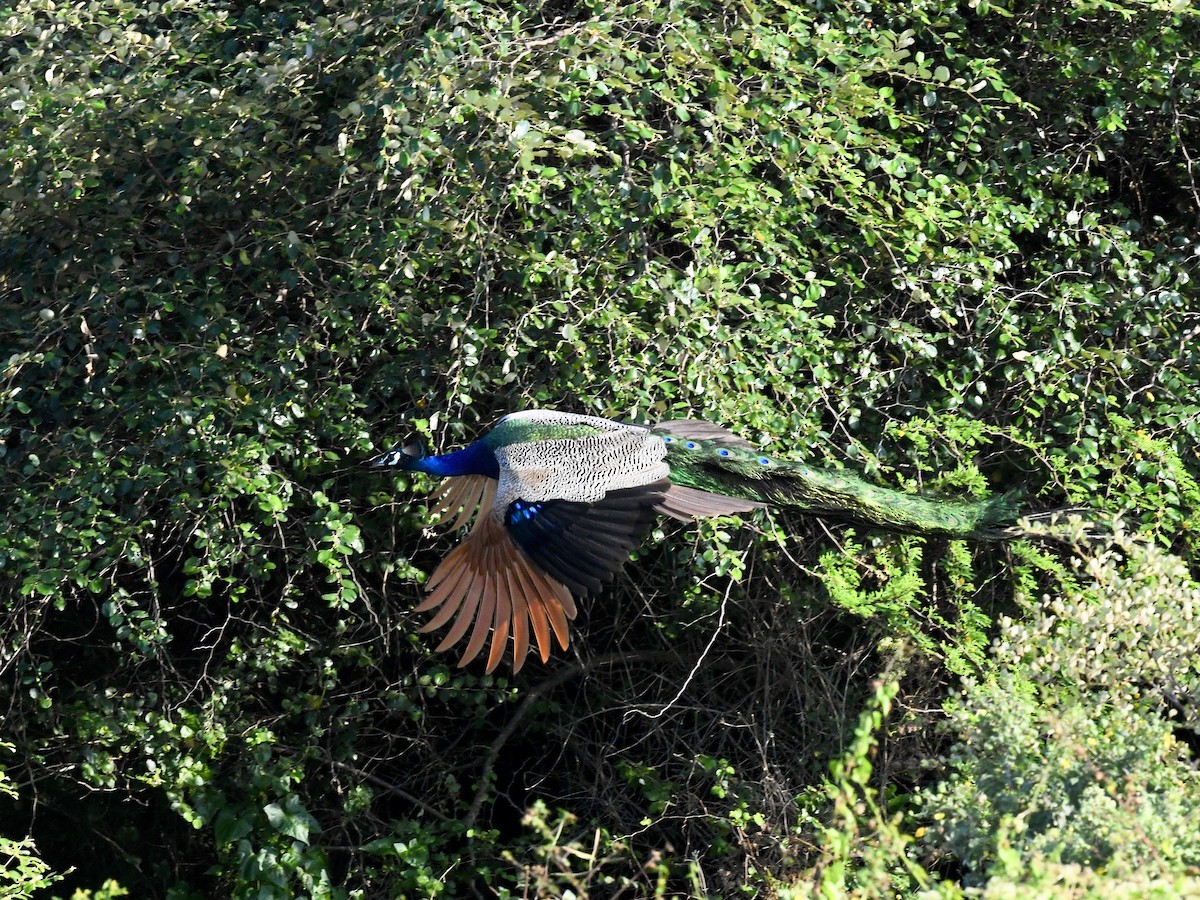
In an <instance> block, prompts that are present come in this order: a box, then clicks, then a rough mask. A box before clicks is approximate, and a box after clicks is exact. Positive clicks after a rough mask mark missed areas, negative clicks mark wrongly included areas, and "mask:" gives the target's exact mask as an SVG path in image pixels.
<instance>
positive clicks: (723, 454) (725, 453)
mask: <svg viewBox="0 0 1200 900" xmlns="http://www.w3.org/2000/svg"><path fill="white" fill-rule="evenodd" d="M717 454H718V455H720V456H728V455H729V451H728V450H725V449H724V448H722V449H720V450H718V451H717Z"/></svg>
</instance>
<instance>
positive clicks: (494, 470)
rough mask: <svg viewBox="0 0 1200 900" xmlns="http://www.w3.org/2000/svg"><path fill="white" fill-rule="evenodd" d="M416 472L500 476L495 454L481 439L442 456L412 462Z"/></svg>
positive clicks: (443, 474) (445, 474)
mask: <svg viewBox="0 0 1200 900" xmlns="http://www.w3.org/2000/svg"><path fill="white" fill-rule="evenodd" d="M413 469H415V470H416V471H418V472H428V473H429V474H430V475H442V476H447V475H487V476H488V477H489V478H499V477H500V465H499V463H497V462H496V455H495V454H494V453H492V451H491V449H490V448H489V447H487V446H486V445H485V444H484V443H483V442H482V441H476V442H475V443H474V444H471V445H469V446H467V447H463V448H462V449H461V450H455V451H454V452H453V453H446V454H444V455H442V456H426V457H425V458H424V459H420V460H417V461H416V462H415V463H414V464H413Z"/></svg>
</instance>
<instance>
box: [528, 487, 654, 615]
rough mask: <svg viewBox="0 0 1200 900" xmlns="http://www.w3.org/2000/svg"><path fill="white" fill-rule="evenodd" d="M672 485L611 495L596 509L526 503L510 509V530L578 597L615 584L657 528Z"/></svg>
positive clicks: (580, 505) (567, 503)
mask: <svg viewBox="0 0 1200 900" xmlns="http://www.w3.org/2000/svg"><path fill="white" fill-rule="evenodd" d="M669 486H670V485H669V484H668V482H667V481H666V480H662V481H655V482H652V483H651V484H647V485H641V486H638V487H632V488H625V489H623V490H618V491H610V492H609V493H608V494H606V495H605V496H604V497H603V498H602V499H600V500H598V501H597V502H595V503H575V502H571V501H566V500H542V501H538V502H536V503H529V502H526V501H522V500H517V501H514V502H513V503H512V504H510V506H509V508H508V510H507V511H506V513H505V525H506V526H507V528H508V533H509V534H510V535H512V537H513V540H515V541H516V543H517V545H518V546H520V547H521V549H522V550H524V551H525V553H526V555H527V556H528V557H529V559H530V560H532V561H533V562H534V563H535V564H536V565H537V567H538V568H539V569H541V570H542V571H543V572H545V573H546V574H547V575H549V576H550V578H552V579H553V580H555V581H558V582H560V583H561V584H563V585H565V586H566V587H567V589H568V590H569V591H570V592H571V593H572V594H574V595H576V596H585V595H587V594H594V593H596V592H597V591H599V590H600V589H601V588H602V587H603V586H604V584H605V583H606V582H609V581H611V580H612V578H613V576H614V575H616V573H617V571H618V570H619V569H620V568H621V566H623V565H624V564H625V562H626V560H628V559H629V554H630V553H631V552H632V551H633V550H634V549H635V548H637V547H638V546H639V545H640V544H641V543H642V541H643V540H644V539H645V537H646V535H647V534H648V533H649V532H650V529H651V528H652V527H653V525H654V522H655V520H656V519H657V517H658V511H657V509H656V507H657V506H658V505H659V504H661V503H662V500H663V496H664V494H665V493H666V491H667V489H668V487H669Z"/></svg>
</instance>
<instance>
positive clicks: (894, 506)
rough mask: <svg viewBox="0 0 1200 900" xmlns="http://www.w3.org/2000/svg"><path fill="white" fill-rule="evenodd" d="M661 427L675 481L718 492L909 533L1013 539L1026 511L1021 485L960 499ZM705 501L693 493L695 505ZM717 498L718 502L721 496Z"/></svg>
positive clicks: (677, 425) (680, 425)
mask: <svg viewBox="0 0 1200 900" xmlns="http://www.w3.org/2000/svg"><path fill="white" fill-rule="evenodd" d="M669 424H670V425H671V427H670V428H658V429H656V431H659V433H661V434H663V439H664V440H665V441H666V442H667V446H668V452H667V463H668V464H669V465H670V467H671V484H672V486H673V487H672V489H673V490H674V486H675V485H679V486H681V487H685V488H689V489H691V490H693V491H701V492H705V493H707V494H709V495H715V496H717V497H724V498H729V497H734V498H738V499H740V500H743V501H750V502H751V503H767V504H771V505H776V506H785V507H791V508H794V509H799V510H803V511H805V512H812V513H819V514H821V515H825V516H831V517H836V518H840V519H847V520H850V521H854V522H861V523H863V524H867V525H871V526H874V527H878V528H884V529H887V530H890V531H898V532H904V533H910V534H929V535H944V536H946V537H954V538H975V539H984V540H987V539H1011V538H1012V537H1014V536H1018V535H1017V534H1016V533H1015V532H1014V531H1013V529H1016V528H1017V521H1018V520H1019V519H1020V517H1021V516H1022V514H1023V513H1024V512H1025V510H1024V509H1023V506H1022V504H1021V502H1020V492H1019V491H1012V492H1009V493H1005V494H1001V495H999V496H995V497H989V498H987V499H985V500H959V499H949V498H945V497H938V496H933V495H928V494H908V493H905V492H904V491H898V490H894V489H892V488H886V487H881V486H879V485H876V484H872V483H871V482H869V481H867V480H866V479H865V478H862V477H861V476H859V475H855V474H853V473H851V472H842V471H837V470H833V469H820V468H816V467H815V466H809V465H806V464H805V463H799V462H792V461H788V460H780V459H776V458H775V457H771V456H766V455H764V454H762V453H760V452H759V451H757V450H752V449H747V448H746V447H745V446H741V445H739V444H738V443H736V442H734V441H732V440H727V439H725V440H722V439H716V440H713V439H707V438H704V437H700V436H698V435H697V436H695V437H689V436H688V434H689V432H688V430H687V428H686V427H683V425H684V423H669ZM702 505H703V504H701V503H699V502H695V501H693V502H692V503H689V505H688V506H689V509H688V510H687V512H690V511H691V509H692V508H700V507H701V506H702ZM714 505H716V504H714Z"/></svg>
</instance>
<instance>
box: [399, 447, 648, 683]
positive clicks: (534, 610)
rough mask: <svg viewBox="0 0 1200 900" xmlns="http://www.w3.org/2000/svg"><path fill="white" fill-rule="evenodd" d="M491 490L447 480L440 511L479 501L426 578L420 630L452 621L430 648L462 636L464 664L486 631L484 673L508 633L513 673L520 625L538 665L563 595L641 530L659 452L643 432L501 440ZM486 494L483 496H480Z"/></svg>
mask: <svg viewBox="0 0 1200 900" xmlns="http://www.w3.org/2000/svg"><path fill="white" fill-rule="evenodd" d="M496 455H497V458H498V459H500V460H501V467H500V481H499V484H498V485H497V486H496V490H495V493H494V494H491V492H490V489H485V486H482V485H479V486H476V485H467V486H463V487H462V488H449V489H447V491H446V493H445V494H444V495H443V500H442V501H441V502H440V503H439V507H440V510H441V512H442V514H443V517H444V518H449V516H451V515H453V514H454V513H455V512H456V511H458V510H462V511H463V512H461V513H459V519H457V520H456V521H462V518H463V517H464V516H465V515H467V513H466V511H467V510H468V509H471V508H474V506H476V505H478V504H479V503H481V502H482V501H484V500H485V499H486V500H490V501H491V503H492V505H491V507H490V509H487V510H484V509H480V514H479V516H478V518H477V519H476V522H475V526H474V528H473V529H472V531H471V533H470V534H469V535H468V536H467V538H466V539H465V540H464V541H463V542H462V543H461V544H460V545H459V546H457V547H455V548H454V550H452V551H451V552H450V554H449V555H448V556H447V557H446V559H445V560H443V561H442V564H441V565H440V566H438V568H437V570H436V571H435V572H434V573H433V576H432V577H431V578H430V580H429V586H428V587H429V591H430V593H429V596H428V597H427V598H426V600H425V601H424V602H423V603H422V604H421V605H420V606H419V607H417V609H418V610H419V611H431V610H437V612H436V614H435V615H434V617H433V619H431V620H430V621H429V622H428V623H427V624H426V625H425V626H424V627H423V628H422V629H421V630H422V631H423V632H424V631H432V630H434V629H436V628H440V627H442V626H443V625H446V624H449V623H452V624H451V626H450V630H449V631H448V632H447V633H446V636H445V638H444V639H443V640H442V643H441V644H440V645H439V646H438V648H437V649H438V650H446V649H448V648H450V647H451V646H453V645H454V644H456V643H457V642H458V641H460V640H461V639H462V638H463V637H466V636H467V635H468V631H469V632H470V636H469V637H468V639H467V646H466V648H465V649H464V651H463V654H462V657H461V658H460V659H459V662H458V664H459V665H460V666H463V665H466V664H467V663H468V662H470V661H471V660H472V659H474V658H475V657H476V656H477V655H479V653H480V652H481V651H482V650H483V648H484V646H485V644H486V643H487V641H488V637H489V634H490V635H491V648H490V650H489V652H488V661H487V671H489V672H491V671H492V670H493V669H494V668H495V667H496V666H497V665H498V664H499V662H500V658H501V657H502V656H503V654H504V647H505V644H506V643H507V641H508V636H509V634H511V635H512V638H513V670H514V672H515V671H519V670H520V668H521V666H522V664H523V663H524V661H525V657H526V655H527V654H528V651H529V646H530V631H532V632H533V638H534V640H535V641H536V642H537V649H538V653H539V654H540V656H541V658H542V661H543V662H545V661H546V660H547V659H548V658H549V656H550V649H551V638H550V635H551V632H553V634H554V637H555V638H557V639H558V643H559V645H560V646H561V647H562V648H563V649H564V650H565V649H566V648H567V645H568V643H569V640H570V635H569V633H568V629H567V623H568V622H569V621H570V620H572V619H574V618H575V615H576V612H577V609H576V605H575V600H576V599H577V598H582V597H585V596H587V595H589V594H592V593H595V592H597V591H599V590H600V589H601V588H602V587H603V586H604V585H605V584H606V583H608V582H609V581H611V580H612V578H613V576H614V575H615V574H616V573H617V571H618V570H620V568H621V566H622V565H623V564H624V563H625V561H626V560H627V559H628V558H629V554H630V552H631V551H632V550H633V549H634V548H635V547H637V546H638V545H639V544H640V543H641V542H642V540H643V539H644V538H645V536H646V534H647V533H648V532H649V531H650V529H651V527H652V526H653V524H654V521H655V519H656V518H657V511H656V510H657V507H659V506H660V505H661V504H662V502H663V498H664V497H665V496H666V492H667V490H668V489H669V487H670V484H669V482H668V481H667V478H666V474H667V467H666V465H665V463H663V462H662V458H663V456H664V455H665V448H664V446H663V444H662V442H661V440H659V439H658V438H655V437H653V436H651V435H650V433H649V432H648V431H647V430H646V429H642V428H633V427H631V428H629V429H621V430H619V431H611V432H608V433H605V434H600V435H596V436H595V437H587V438H582V439H580V438H573V439H562V440H558V439H556V440H546V441H537V442H530V443H527V444H516V445H510V446H508V447H505V448H501V449H498V450H497V451H496ZM489 495H490V496H489Z"/></svg>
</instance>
